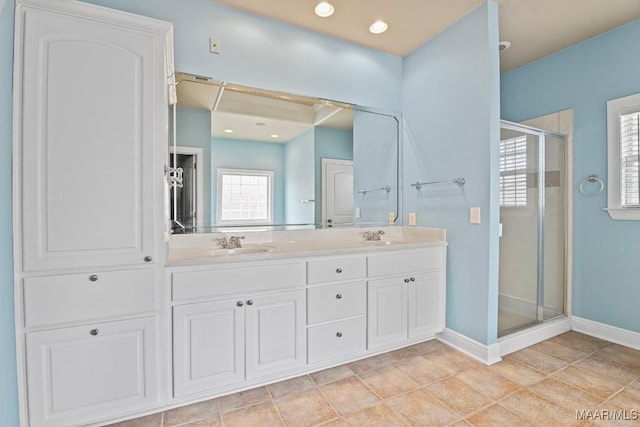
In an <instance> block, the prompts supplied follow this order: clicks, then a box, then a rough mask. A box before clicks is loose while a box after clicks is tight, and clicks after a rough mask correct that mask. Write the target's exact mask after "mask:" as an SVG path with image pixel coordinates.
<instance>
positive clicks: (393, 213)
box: [389, 212, 396, 224]
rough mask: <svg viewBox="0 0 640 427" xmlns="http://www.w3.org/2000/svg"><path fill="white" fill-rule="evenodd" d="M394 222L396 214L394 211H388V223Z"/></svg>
mask: <svg viewBox="0 0 640 427" xmlns="http://www.w3.org/2000/svg"><path fill="white" fill-rule="evenodd" d="M394 222H396V214H395V212H389V224H393V223H394Z"/></svg>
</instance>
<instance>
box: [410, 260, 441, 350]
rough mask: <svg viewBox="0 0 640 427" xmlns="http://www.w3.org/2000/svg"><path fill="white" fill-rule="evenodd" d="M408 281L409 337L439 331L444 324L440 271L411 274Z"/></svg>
mask: <svg viewBox="0 0 640 427" xmlns="http://www.w3.org/2000/svg"><path fill="white" fill-rule="evenodd" d="M412 277H413V278H414V279H415V280H414V281H412V282H410V283H409V338H413V337H416V336H419V335H430V334H434V333H436V332H441V331H442V328H443V327H444V324H443V322H442V318H443V315H442V314H443V313H442V311H443V308H442V307H441V306H442V304H441V299H442V295H440V293H441V281H442V273H441V272H439V271H435V272H431V273H422V274H416V275H413V276H412Z"/></svg>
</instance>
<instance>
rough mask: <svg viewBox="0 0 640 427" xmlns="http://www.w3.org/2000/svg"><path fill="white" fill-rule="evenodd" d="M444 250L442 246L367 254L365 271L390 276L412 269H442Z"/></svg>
mask: <svg viewBox="0 0 640 427" xmlns="http://www.w3.org/2000/svg"><path fill="white" fill-rule="evenodd" d="M443 260H444V251H443V248H442V247H435V248H429V249H425V250H420V251H415V252H404V251H402V252H400V251H399V252H397V253H386V254H376V255H369V256H368V257H367V272H368V276H369V277H378V276H391V275H394V276H395V275H399V274H404V273H411V272H414V271H434V270H442V269H443Z"/></svg>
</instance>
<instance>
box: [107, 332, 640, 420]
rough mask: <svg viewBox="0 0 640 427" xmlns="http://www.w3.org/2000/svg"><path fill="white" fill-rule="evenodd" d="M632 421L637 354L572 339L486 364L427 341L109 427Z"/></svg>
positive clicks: (638, 391) (636, 404) (572, 335)
mask: <svg viewBox="0 0 640 427" xmlns="http://www.w3.org/2000/svg"><path fill="white" fill-rule="evenodd" d="M605 410H606V411H609V412H608V414H616V415H617V416H618V417H622V418H623V419H622V420H617V421H613V420H610V419H607V417H606V416H603V414H605V412H604V411H605ZM579 411H586V412H579ZM578 413H582V414H590V415H591V417H590V419H586V420H585V419H582V420H580V419H578ZM639 413H640V351H638V350H633V349H630V348H627V347H623V346H620V345H617V344H612V343H610V342H607V341H603V340H600V339H597V338H593V337H590V336H587V335H583V334H580V333H577V332H573V331H572V332H567V333H565V334H562V335H559V336H557V337H554V338H551V339H549V340H547V341H543V342H541V343H539V344H536V345H533V346H531V347H528V348H525V349H523V350H520V351H518V352H515V353H512V354H510V355H508V356H505V357H504V358H503V360H502V361H501V362H499V363H497V364H495V365H492V366H485V365H483V364H481V363H480V362H477V361H475V360H474V359H471V358H469V357H467V356H465V355H464V354H462V353H460V352H458V351H456V350H453V349H451V348H450V347H448V346H446V345H445V344H442V343H440V342H439V341H436V340H432V341H428V342H425V343H420V344H416V345H414V346H411V347H408V348H404V349H401V350H396V351H393V352H390V353H385V354H382V355H379V356H374V357H370V358H368V359H363V360H360V361H357V362H353V363H349V364H346V365H342V366H338V367H336V368H331V369H327V370H325V371H321V372H317V373H314V374H310V375H304V376H301V377H297V378H294V379H291V380H287V381H282V382H279V383H276V384H271V385H268V386H265V387H258V388H255V389H251V390H248V391H244V392H241V393H236V394H232V395H229V396H224V397H220V398H217V399H212V400H208V401H206V402H202V403H197V404H193V405H189V406H184V407H181V408H177V409H173V410H169V411H165V412H163V413H157V414H154V415H149V416H146V417H142V418H137V419H133V420H130V421H125V422H122V423H118V424H114V425H112V426H113V427H116V426H117V427H163V426H164V427H169V426H172V427H173V426H175V427H177V426H184V427H186V426H189V427H205V426H211V427H213V426H247V427H254V426H256V427H257V426H259V427H266V426H291V427H294V426H295V427H298V426H301V427H304V426H320V425H322V426H374V425H375V426H460V427H462V426H467V427H468V426H477V427H481V426H497V427H511V426H517V427H524V426H544V427H548V426H574V425H575V426H580V427H591V426H640V419H638V415H639ZM624 418H627V419H626V420H625V419H624ZM633 418H635V419H633Z"/></svg>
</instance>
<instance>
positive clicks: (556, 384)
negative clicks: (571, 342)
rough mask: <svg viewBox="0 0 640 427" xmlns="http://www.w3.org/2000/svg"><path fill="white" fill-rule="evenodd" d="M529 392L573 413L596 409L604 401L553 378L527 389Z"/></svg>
mask: <svg viewBox="0 0 640 427" xmlns="http://www.w3.org/2000/svg"><path fill="white" fill-rule="evenodd" d="M527 390H530V391H533V392H534V393H537V394H539V395H540V396H542V397H544V398H545V399H547V400H548V401H550V402H553V403H555V404H556V405H558V406H562V407H563V408H565V409H569V410H571V411H577V410H580V409H594V408H597V407H598V406H599V405H600V404H601V403H602V402H603V401H604V399H602V398H599V397H596V396H594V395H592V394H589V393H587V392H586V391H583V390H580V389H578V388H575V387H572V386H570V385H568V384H565V383H563V382H562V381H558V380H555V379H553V378H548V379H546V380H544V381H541V382H539V383H537V384H534V385H532V386H530V387H527Z"/></svg>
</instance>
